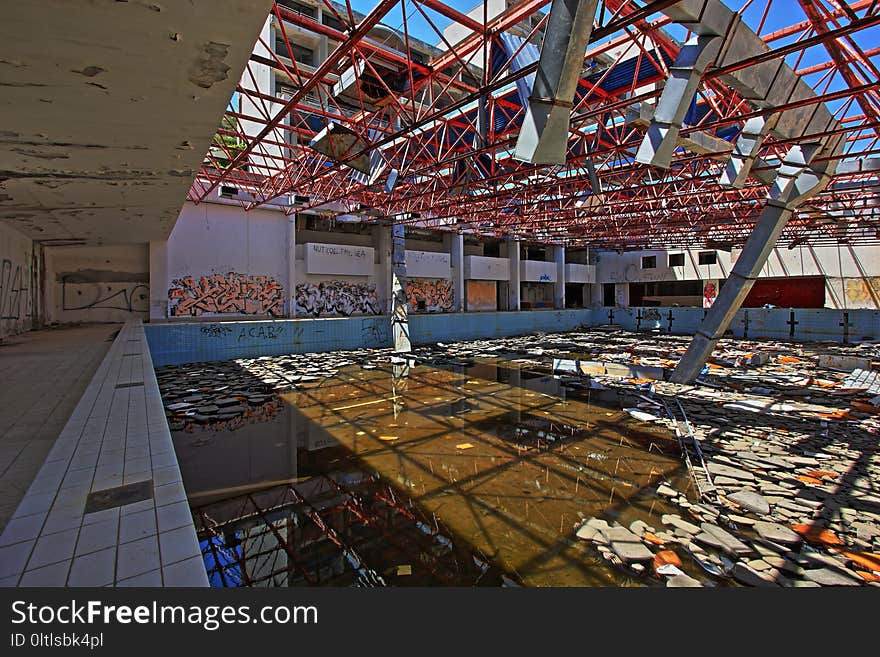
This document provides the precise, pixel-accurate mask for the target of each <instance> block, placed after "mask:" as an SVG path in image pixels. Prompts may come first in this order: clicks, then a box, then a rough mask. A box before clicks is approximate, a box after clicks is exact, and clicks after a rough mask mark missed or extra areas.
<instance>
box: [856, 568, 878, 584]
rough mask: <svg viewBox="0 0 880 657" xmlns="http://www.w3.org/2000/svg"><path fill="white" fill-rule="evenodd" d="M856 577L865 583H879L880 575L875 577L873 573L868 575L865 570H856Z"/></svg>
mask: <svg viewBox="0 0 880 657" xmlns="http://www.w3.org/2000/svg"><path fill="white" fill-rule="evenodd" d="M856 575H858V576H859V577H861V578H862V579H863V580H865V581H866V582H880V575H875V574H874V573H869V572H867V571H865V570H857V571H856Z"/></svg>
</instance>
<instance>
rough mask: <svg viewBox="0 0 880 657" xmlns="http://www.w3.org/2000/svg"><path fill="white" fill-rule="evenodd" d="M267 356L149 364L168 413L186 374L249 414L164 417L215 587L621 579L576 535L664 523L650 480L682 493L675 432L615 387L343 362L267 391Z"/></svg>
mask: <svg viewBox="0 0 880 657" xmlns="http://www.w3.org/2000/svg"><path fill="white" fill-rule="evenodd" d="M259 363H260V361H237V362H228V363H219V364H218V363H210V364H196V365H191V366H183V367H181V368H163V370H160V371H159V376H160V385H162V384H163V381H164V382H165V383H166V385H165V387H164V389H163V394H165V395H166V405H168V406H171V405H173V404H174V403H175V401H176V400H175V399H169V398H168V396H169V395H173V394H174V393H172V392H170V391H171V390H172V389H173V388H174V386H171V385H168V384H167V382H169V381H175V380H180V379H181V377H182V376H184V375H186V376H189V375H190V374H192V380H193V381H195V382H197V383H196V384H195V385H194V386H193V387H191V388H189V392H190V393H191V394H195V395H198V394H200V393H199V392H198V390H201V389H204V390H205V394H207V392H208V391H209V390H211V389H212V386H214V387H216V386H217V383H218V381H220V379H222V378H226V379H228V380H229V381H231V382H232V383H231V384H230V385H229V386H227V390H226V391H225V392H226V393H227V395H228V397H231V398H233V399H232V400H229V399H224V400H223V403H226V404H228V406H226V408H229V407H232V408H234V409H236V410H238V411H241V409H239V408H237V407H238V406H244V407H245V408H244V412H239V413H238V414H237V415H235V416H234V417H226V418H223V419H215V418H216V417H217V416H218V415H219V414H220V413H218V412H217V411H212V413H211V414H210V415H206V414H201V413H199V414H198V415H199V417H198V418H196V419H193V418H192V417H189V418H185V419H182V418H181V415H180V413H179V412H178V414H177V415H175V416H174V417H172V418H171V422H172V425H173V428H174V429H175V431H173V438H174V443H175V449H176V451H177V455H178V460H179V462H180V466H181V470H182V473H183V479H184V483H185V485H186V489H187V491H188V494H189V498H190V504H191V506H192V508H193V514H194V517H195V520H196V525H197V529H198V532H199V539H200V541H201V545H202V551H203V555H204V558H205V563H206V567H207V569H208V572H209V576H210V579H211V583H212V585H215V586H299V585H336V586H349V585H364V586H369V585H382V584H393V585H491V586H498V585H500V584H510V585H513V584H525V585H538V586H590V585H615V584H625V583H628V582H629V578H628V576H627V575H626V574H625V573H623V572H622V571H618V570H614V569H612V568H611V567H609V566H608V565H606V564H605V563H604V562H603V561H602V560H601V559H599V558H598V557H597V556H596V555H595V553H593V552H591V551H590V548H589V547H588V546H587V544H586V543H584V542H581V541H578V540H577V539H576V538H575V537H574V527H575V526H576V525H577V524H578V523H579V520H580V519H582V518H585V517H589V516H600V517H604V518H606V519H608V520H618V521H620V522H621V523H623V524H629V523H631V522H632V521H633V520H636V519H641V520H645V521H647V522H649V523H652V524H659V515H660V514H661V513H666V512H669V511H670V510H671V508H670V507H668V506H667V505H666V503H665V502H664V501H663V500H661V499H658V498H657V497H656V495H655V489H656V486H657V484H658V483H659V482H660V481H664V480H666V481H670V482H673V483H674V484H677V485H678V486H679V487H680V489H684V488H685V487H686V485H687V483H686V473H685V471H684V470H683V468H682V467H681V462H680V460H679V458H678V449H677V445H676V444H675V442H674V440H673V439H672V437H671V436H670V435H667V434H666V433H665V432H658V431H644V430H640V429H637V428H633V427H632V426H631V425H630V424H629V423H628V422H626V421H625V420H626V416H625V415H623V414H622V413H621V412H620V411H619V410H617V408H619V406H617V404H618V400H617V397H616V394H608V393H606V392H605V391H598V390H589V389H587V390H579V389H573V388H569V387H567V386H565V385H563V384H562V382H561V381H560V380H559V379H556V378H554V377H552V376H548V375H546V374H545V373H539V372H534V371H529V370H528V369H527V368H526V367H521V366H520V365H519V364H517V363H513V362H509V361H500V360H499V361H496V362H473V363H466V362H465V363H461V364H451V365H443V366H436V364H426V365H415V366H412V367H410V366H408V365H406V364H398V365H394V366H382V367H380V368H377V369H371V370H366V369H362V368H361V367H360V366H359V365H356V364H353V365H347V366H345V367H341V368H340V369H339V370H338V372H337V373H336V374H334V375H333V376H332V377H329V378H323V379H321V378H317V377H315V380H306V381H303V380H302V379H301V378H298V379H297V381H296V382H295V383H293V384H292V386H295V387H293V389H291V390H289V391H288V392H281V393H279V394H275V395H268V394H267V393H266V390H267V388H266V385H267V383H266V381H267V380H269V381H270V382H271V383H270V384H269V385H276V386H277V385H279V383H278V382H277V380H276V381H273V379H272V378H271V377H267V376H266V375H265V373H264V372H263V371H261V370H260V367H259ZM220 375H222V376H220ZM294 378H296V377H294ZM220 382H221V383H222V382H223V381H220ZM281 383H282V384H283V382H281ZM202 384H204V385H202ZM177 390H178V392H179V386H177ZM193 390H195V391H196V392H194V393H193V392H192V391H193ZM232 393H240V394H237V395H234V394H232ZM261 397H265V398H264V399H261ZM181 398H182V397H178V398H177V399H181ZM209 401H210V400H209ZM199 402H200V400H199V399H196V400H195V403H199ZM233 402H238V403H237V404H236V403H233ZM612 404H613V405H612ZM223 408H224V407H219V408H218V409H217V410H218V411H219V410H222V409H223ZM205 410H212V409H210V408H206V409H205ZM187 412H190V413H192V411H191V410H190V411H187ZM226 415H227V416H228V415H231V413H226ZM652 521H653V522H652Z"/></svg>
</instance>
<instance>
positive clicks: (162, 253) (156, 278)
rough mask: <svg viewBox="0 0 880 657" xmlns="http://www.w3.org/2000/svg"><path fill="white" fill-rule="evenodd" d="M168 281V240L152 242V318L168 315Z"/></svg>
mask: <svg viewBox="0 0 880 657" xmlns="http://www.w3.org/2000/svg"><path fill="white" fill-rule="evenodd" d="M168 283H169V281H168V242H167V241H166V240H160V241H155V242H150V319H151V320H162V319H166V318H167V317H168ZM46 287H47V288H49V287H50V286H48V285H47V286H46Z"/></svg>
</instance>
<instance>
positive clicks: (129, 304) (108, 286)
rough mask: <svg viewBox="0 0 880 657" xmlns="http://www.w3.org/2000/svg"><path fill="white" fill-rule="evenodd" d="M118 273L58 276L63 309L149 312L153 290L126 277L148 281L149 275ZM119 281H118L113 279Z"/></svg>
mask: <svg viewBox="0 0 880 657" xmlns="http://www.w3.org/2000/svg"><path fill="white" fill-rule="evenodd" d="M114 274H115V272H91V271H90V270H89V271H87V272H76V273H70V272H64V273H60V274H57V278H56V280H60V282H61V310H122V311H124V312H129V313H132V312H135V313H146V312H149V303H150V288H149V287H148V286H147V285H146V284H145V283H144V282H139V281H136V280H135V281H131V280H125V279H126V278H135V279H137V278H148V277H149V274H140V275H139V274H125V273H122V274H120V275H118V276H114ZM113 278H116V280H112V279H113Z"/></svg>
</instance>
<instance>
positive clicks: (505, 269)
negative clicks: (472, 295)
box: [464, 255, 510, 281]
mask: <svg viewBox="0 0 880 657" xmlns="http://www.w3.org/2000/svg"><path fill="white" fill-rule="evenodd" d="M464 277H465V279H468V280H479V281H507V280H510V260H508V259H507V258H492V257H489V256H475V255H466V256H465V257H464Z"/></svg>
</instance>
